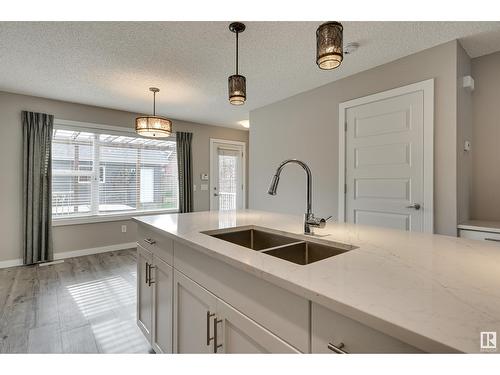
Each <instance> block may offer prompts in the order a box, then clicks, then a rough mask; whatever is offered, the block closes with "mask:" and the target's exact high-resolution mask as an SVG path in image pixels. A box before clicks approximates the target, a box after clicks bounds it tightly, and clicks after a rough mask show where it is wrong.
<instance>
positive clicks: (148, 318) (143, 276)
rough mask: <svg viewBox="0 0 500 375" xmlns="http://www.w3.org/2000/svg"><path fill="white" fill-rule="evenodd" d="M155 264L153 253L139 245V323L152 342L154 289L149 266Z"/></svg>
mask: <svg viewBox="0 0 500 375" xmlns="http://www.w3.org/2000/svg"><path fill="white" fill-rule="evenodd" d="M152 264H153V254H152V253H151V252H150V251H148V250H146V249H144V248H143V247H142V246H140V245H138V246H137V312H136V314H137V315H136V316H137V325H138V326H139V328H140V330H141V331H142V333H143V334H144V336H145V337H146V339H147V340H148V341H149V342H151V332H152V330H151V328H152V321H153V291H152V288H151V286H150V285H149V267H150V266H151V265H152Z"/></svg>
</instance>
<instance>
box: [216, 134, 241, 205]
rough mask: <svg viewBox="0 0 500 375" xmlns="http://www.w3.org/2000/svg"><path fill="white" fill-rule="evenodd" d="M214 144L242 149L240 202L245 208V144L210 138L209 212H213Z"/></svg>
mask: <svg viewBox="0 0 500 375" xmlns="http://www.w3.org/2000/svg"><path fill="white" fill-rule="evenodd" d="M215 143H222V144H228V145H236V146H241V149H242V154H243V156H242V158H241V173H242V176H241V183H242V184H243V192H242V194H243V197H242V202H243V208H246V207H247V182H246V176H247V174H246V168H247V163H246V155H247V144H246V142H241V141H231V140H229V139H218V138H210V156H209V158H210V174H209V181H210V182H209V189H208V190H209V195H208V199H209V204H210V211H213V210H214V207H213V204H212V196H211V194H212V191H213V190H214V186H213V179H212V176H213V173H214V170H215V166H214V160H213V157H212V156H213V152H214V144H215Z"/></svg>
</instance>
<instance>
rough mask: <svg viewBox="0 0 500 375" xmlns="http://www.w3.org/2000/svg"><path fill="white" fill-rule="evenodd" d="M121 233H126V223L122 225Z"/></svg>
mask: <svg viewBox="0 0 500 375" xmlns="http://www.w3.org/2000/svg"><path fill="white" fill-rule="evenodd" d="M122 233H127V226H126V225H122Z"/></svg>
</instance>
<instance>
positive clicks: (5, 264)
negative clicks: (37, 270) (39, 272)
mask: <svg viewBox="0 0 500 375" xmlns="http://www.w3.org/2000/svg"><path fill="white" fill-rule="evenodd" d="M22 265H23V259H22V258H18V259H9V260H3V261H1V262H0V268H9V267H17V266H22Z"/></svg>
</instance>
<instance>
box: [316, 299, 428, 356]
mask: <svg viewBox="0 0 500 375" xmlns="http://www.w3.org/2000/svg"><path fill="white" fill-rule="evenodd" d="M311 329H312V332H311V333H312V337H311V344H312V353H330V354H331V353H336V354H348V353H422V352H421V351H420V350H419V349H417V348H415V347H413V346H411V345H409V344H406V343H404V342H402V341H399V340H398V339H396V338H394V337H391V336H388V335H386V334H384V333H382V332H380V331H377V330H375V329H373V328H370V327H368V326H365V325H364V324H361V323H359V322H357V321H354V320H352V319H350V318H348V317H346V316H343V315H341V314H338V313H336V312H334V311H331V310H328V309H327V308H325V307H323V306H321V305H318V304H316V303H312V306H311Z"/></svg>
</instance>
